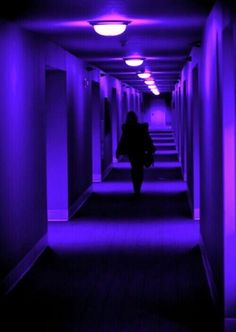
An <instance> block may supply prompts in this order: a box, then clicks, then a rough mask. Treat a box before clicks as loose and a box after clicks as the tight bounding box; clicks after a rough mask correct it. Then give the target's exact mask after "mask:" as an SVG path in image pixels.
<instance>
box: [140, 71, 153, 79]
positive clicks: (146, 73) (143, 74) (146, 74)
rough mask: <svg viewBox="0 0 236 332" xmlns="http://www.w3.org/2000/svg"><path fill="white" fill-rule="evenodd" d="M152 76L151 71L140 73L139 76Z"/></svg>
mask: <svg viewBox="0 0 236 332" xmlns="http://www.w3.org/2000/svg"><path fill="white" fill-rule="evenodd" d="M150 76H151V73H149V72H144V73H138V77H139V78H144V79H145V78H149V77H150Z"/></svg>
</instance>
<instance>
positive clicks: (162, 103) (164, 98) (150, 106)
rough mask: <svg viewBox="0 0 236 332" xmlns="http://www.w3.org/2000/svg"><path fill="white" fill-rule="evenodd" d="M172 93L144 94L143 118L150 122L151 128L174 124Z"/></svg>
mask: <svg viewBox="0 0 236 332" xmlns="http://www.w3.org/2000/svg"><path fill="white" fill-rule="evenodd" d="M171 98H172V97H171V94H170V93H163V94H161V95H160V96H153V95H150V94H147V93H144V95H143V112H144V115H143V120H144V122H148V123H149V125H150V129H151V130H155V129H162V128H167V127H171V126H172V113H171Z"/></svg>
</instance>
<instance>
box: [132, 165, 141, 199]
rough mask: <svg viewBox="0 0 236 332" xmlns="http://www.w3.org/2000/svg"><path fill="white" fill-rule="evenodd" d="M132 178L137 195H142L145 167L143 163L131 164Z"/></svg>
mask: <svg viewBox="0 0 236 332" xmlns="http://www.w3.org/2000/svg"><path fill="white" fill-rule="evenodd" d="M131 177H132V182H133V188H134V193H135V194H140V191H141V186H142V183H143V165H142V163H141V162H137V161H132V162H131Z"/></svg>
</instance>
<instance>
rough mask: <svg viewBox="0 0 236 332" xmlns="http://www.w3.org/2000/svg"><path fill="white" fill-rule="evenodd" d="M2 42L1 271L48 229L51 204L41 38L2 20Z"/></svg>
mask: <svg viewBox="0 0 236 332" xmlns="http://www.w3.org/2000/svg"><path fill="white" fill-rule="evenodd" d="M0 48H1V52H0V71H1V75H0V109H1V121H0V123H1V129H0V135H1V138H0V142H1V150H0V151H1V153H0V155H1V162H0V176H1V179H0V183H1V186H0V187H1V200H0V201H1V207H0V220H1V225H0V228H1V229H0V234H1V235H0V236H1V239H0V255H1V257H0V265H1V268H2V271H1V276H2V275H6V273H8V272H9V271H10V270H11V269H12V268H13V267H15V265H16V264H17V263H18V262H19V261H20V260H21V259H22V258H23V257H24V256H25V255H26V253H28V252H29V251H30V250H31V249H32V247H33V246H34V245H35V244H36V243H37V242H38V241H39V240H40V239H41V238H42V237H43V236H44V235H45V234H46V232H47V209H46V140H45V138H46V136H45V112H44V109H45V107H44V80H45V73H44V67H43V62H42V58H41V49H40V41H38V40H37V38H35V36H33V35H31V34H29V33H23V32H21V31H20V30H18V29H17V28H15V27H14V26H10V25H3V24H2V25H1V27H0Z"/></svg>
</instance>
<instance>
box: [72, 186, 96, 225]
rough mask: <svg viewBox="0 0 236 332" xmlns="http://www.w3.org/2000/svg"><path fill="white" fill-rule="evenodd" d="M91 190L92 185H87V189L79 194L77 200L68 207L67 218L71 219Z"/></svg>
mask: <svg viewBox="0 0 236 332" xmlns="http://www.w3.org/2000/svg"><path fill="white" fill-rule="evenodd" d="M92 192H93V186H92V185H91V186H89V187H88V189H87V190H85V191H84V192H83V194H81V195H80V197H79V198H78V199H77V201H76V202H75V203H74V204H73V205H72V206H71V207H70V210H69V219H71V218H72V217H73V216H74V215H75V213H76V212H77V211H78V210H79V209H80V208H81V207H82V206H83V205H84V203H85V202H86V201H87V200H88V198H89V197H90V196H91V194H92Z"/></svg>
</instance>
